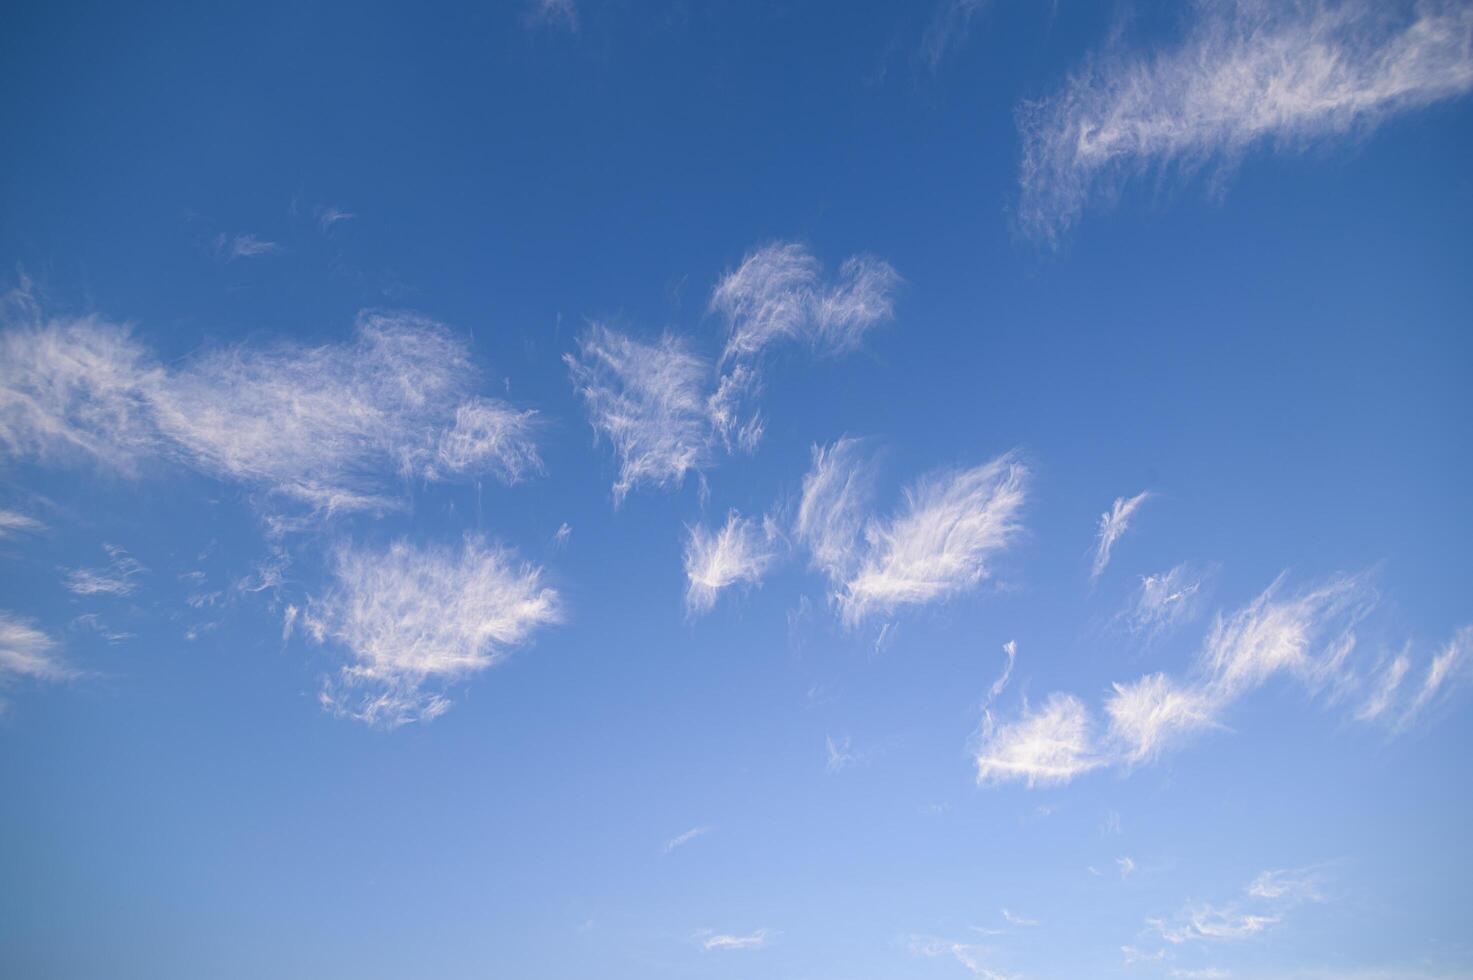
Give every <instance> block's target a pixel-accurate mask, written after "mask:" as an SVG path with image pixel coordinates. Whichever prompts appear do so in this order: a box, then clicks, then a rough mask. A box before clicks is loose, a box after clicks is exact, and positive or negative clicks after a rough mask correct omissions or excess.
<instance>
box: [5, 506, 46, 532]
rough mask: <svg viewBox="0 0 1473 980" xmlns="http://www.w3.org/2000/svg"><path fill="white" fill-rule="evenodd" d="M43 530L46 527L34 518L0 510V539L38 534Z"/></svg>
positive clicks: (16, 512)
mask: <svg viewBox="0 0 1473 980" xmlns="http://www.w3.org/2000/svg"><path fill="white" fill-rule="evenodd" d="M44 530H46V525H45V524H43V523H41V522H40V521H38V520H36V519H35V518H34V517H30V516H28V515H26V514H22V513H20V512H19V511H14V510H5V509H4V508H0V538H9V537H14V536H15V535H17V534H40V533H41V532H42V531H44Z"/></svg>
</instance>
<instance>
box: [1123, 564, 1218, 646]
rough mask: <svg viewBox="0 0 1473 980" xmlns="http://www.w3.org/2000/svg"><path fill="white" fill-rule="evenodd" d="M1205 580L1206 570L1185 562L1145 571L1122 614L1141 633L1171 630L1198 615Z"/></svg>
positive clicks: (1150, 633)
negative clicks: (1155, 572)
mask: <svg viewBox="0 0 1473 980" xmlns="http://www.w3.org/2000/svg"><path fill="white" fill-rule="evenodd" d="M1206 580H1207V575H1206V573H1204V572H1201V571H1198V570H1197V569H1196V568H1195V567H1193V566H1192V565H1189V564H1186V563H1183V564H1181V565H1177V566H1175V567H1174V568H1171V569H1169V570H1168V571H1165V572H1160V573H1158V574H1155V575H1142V576H1141V580H1140V587H1139V588H1138V589H1137V590H1136V594H1135V597H1134V599H1133V600H1132V602H1131V604H1130V606H1129V607H1127V608H1126V609H1125V610H1124V611H1123V612H1121V613H1120V617H1119V618H1120V619H1122V620H1124V622H1125V624H1126V626H1127V627H1128V628H1129V629H1130V631H1131V632H1132V633H1135V634H1137V635H1140V636H1145V637H1155V636H1158V635H1160V634H1163V633H1166V632H1169V631H1170V630H1173V629H1175V628H1176V627H1177V626H1179V625H1181V624H1182V623H1185V622H1187V621H1188V620H1190V619H1191V618H1192V617H1193V616H1195V615H1196V613H1197V607H1198V606H1199V605H1200V603H1201V599H1202V588H1203V585H1204V583H1205V582H1206Z"/></svg>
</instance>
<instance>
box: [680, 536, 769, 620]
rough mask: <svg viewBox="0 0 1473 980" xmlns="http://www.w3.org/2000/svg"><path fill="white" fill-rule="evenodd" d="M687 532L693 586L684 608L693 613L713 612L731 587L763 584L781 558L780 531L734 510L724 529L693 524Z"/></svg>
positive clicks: (689, 577) (688, 575)
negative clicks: (779, 552) (709, 528)
mask: <svg viewBox="0 0 1473 980" xmlns="http://www.w3.org/2000/svg"><path fill="white" fill-rule="evenodd" d="M686 533H687V537H686V544H685V576H686V579H687V580H688V581H689V583H690V584H689V586H688V587H687V588H686V592H685V606H686V609H687V611H689V612H690V613H692V614H700V613H704V612H708V611H710V609H711V608H712V607H713V606H715V605H716V600H717V598H718V597H719V596H720V594H721V590H722V589H725V588H727V587H728V586H731V585H736V584H738V583H741V582H746V583H748V584H753V585H755V584H756V583H758V582H761V581H762V577H763V576H764V575H765V574H766V573H767V570H768V568H770V567H771V565H772V563H773V561H775V560H776V558H777V555H778V551H777V544H776V538H777V530H776V528H775V527H774V526H773V524H772V523H771V521H766V520H764V521H762V522H760V523H759V522H758V521H755V520H753V519H751V518H744V517H741V516H740V515H739V514H737V512H736V511H734V510H733V511H731V512H730V513H729V514H727V517H726V524H725V526H723V527H720V528H717V529H716V530H714V531H708V530H707V529H706V528H704V527H702V526H701V525H699V524H693V525H690V526H688V527H687V528H686Z"/></svg>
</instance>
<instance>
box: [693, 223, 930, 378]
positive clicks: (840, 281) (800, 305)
mask: <svg viewBox="0 0 1473 980" xmlns="http://www.w3.org/2000/svg"><path fill="white" fill-rule="evenodd" d="M821 273H822V269H821V267H820V265H819V262H818V260H817V259H816V258H814V257H813V255H812V253H810V252H809V251H808V249H807V248H805V247H804V246H802V245H799V244H797V243H795V242H775V243H773V244H771V245H766V246H763V247H762V248H759V249H757V250H756V251H753V252H750V253H748V255H747V256H746V257H745V258H744V259H742V263H741V265H739V266H738V267H737V268H736V269H735V270H734V271H732V272H729V273H727V274H726V275H725V276H724V277H722V279H721V281H720V282H719V283H717V285H716V289H715V290H714V291H713V292H712V294H711V310H712V311H713V312H715V313H718V314H720V315H721V316H723V317H724V318H725V319H726V321H727V329H728V336H727V341H726V350H725V352H724V353H723V354H722V360H723V361H725V360H729V359H731V358H742V357H752V356H754V355H756V354H758V353H760V352H761V351H763V350H764V349H766V348H767V347H769V346H771V345H772V344H774V343H776V342H778V341H783V340H796V341H802V342H806V343H808V344H809V345H810V346H812V347H813V348H814V349H816V350H818V351H819V352H821V353H840V352H844V351H849V350H853V349H854V348H856V347H858V346H859V344H860V342H861V341H862V340H863V339H864V335H865V334H866V333H868V332H869V331H870V330H871V329H872V328H874V327H875V326H878V325H879V324H881V323H884V322H885V321H887V320H890V319H893V318H894V316H895V292H896V290H897V289H899V287H900V284H901V281H902V280H901V278H900V275H899V274H898V273H897V272H896V271H895V269H894V268H893V267H892V266H891V265H890V263H888V262H886V261H884V260H883V259H878V258H875V257H874V256H872V255H855V256H851V257H849V258H848V259H846V260H845V261H844V263H843V264H842V265H840V267H839V274H838V277H837V279H836V280H835V281H834V282H833V283H831V284H827V285H826V284H824V283H823V282H822V274H821Z"/></svg>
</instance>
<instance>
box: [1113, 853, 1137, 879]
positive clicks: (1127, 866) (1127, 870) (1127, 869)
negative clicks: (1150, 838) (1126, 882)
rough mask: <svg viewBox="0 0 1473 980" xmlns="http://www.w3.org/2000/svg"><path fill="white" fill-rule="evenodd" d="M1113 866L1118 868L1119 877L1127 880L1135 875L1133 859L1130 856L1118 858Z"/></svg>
mask: <svg viewBox="0 0 1473 980" xmlns="http://www.w3.org/2000/svg"><path fill="white" fill-rule="evenodd" d="M1115 864H1116V865H1117V866H1118V867H1119V868H1120V877H1122V878H1129V877H1130V876H1131V875H1133V874H1135V858H1133V857H1130V856H1128V855H1127V856H1125V857H1118V858H1116V859H1115Z"/></svg>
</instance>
